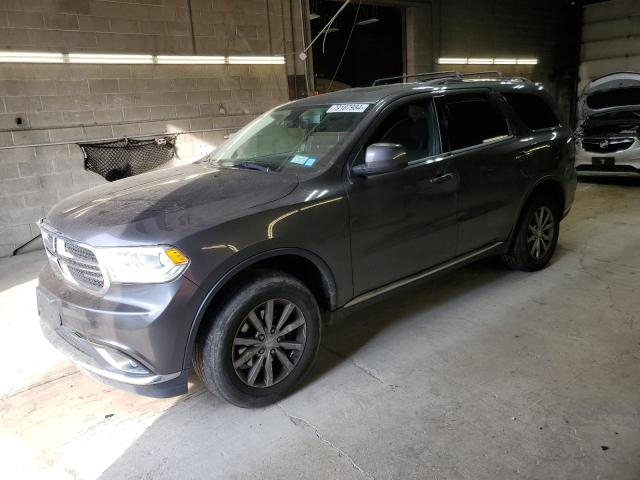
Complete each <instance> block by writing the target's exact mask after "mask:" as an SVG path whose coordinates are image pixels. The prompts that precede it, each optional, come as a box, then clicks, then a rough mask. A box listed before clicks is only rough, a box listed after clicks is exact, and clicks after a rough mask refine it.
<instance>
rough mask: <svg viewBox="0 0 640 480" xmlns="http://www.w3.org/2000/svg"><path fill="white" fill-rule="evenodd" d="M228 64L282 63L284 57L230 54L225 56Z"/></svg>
mask: <svg viewBox="0 0 640 480" xmlns="http://www.w3.org/2000/svg"><path fill="white" fill-rule="evenodd" d="M227 62H228V63H229V64H230V65H284V57H281V56H272V57H269V56H257V57H256V56H253V57H251V56H232V57H227Z"/></svg>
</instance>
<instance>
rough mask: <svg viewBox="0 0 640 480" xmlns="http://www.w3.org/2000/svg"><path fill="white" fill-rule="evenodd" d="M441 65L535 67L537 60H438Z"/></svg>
mask: <svg viewBox="0 0 640 480" xmlns="http://www.w3.org/2000/svg"><path fill="white" fill-rule="evenodd" d="M438 63H439V64H441V65H537V64H538V59H537V58H448V57H447V58H445V57H443V58H439V59H438Z"/></svg>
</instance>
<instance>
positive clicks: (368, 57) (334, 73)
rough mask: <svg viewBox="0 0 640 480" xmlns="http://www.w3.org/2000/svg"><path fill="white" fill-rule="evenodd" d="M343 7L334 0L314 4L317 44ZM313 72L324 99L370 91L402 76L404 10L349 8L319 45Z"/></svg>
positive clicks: (317, 1) (314, 31) (314, 54)
mask: <svg viewBox="0 0 640 480" xmlns="http://www.w3.org/2000/svg"><path fill="white" fill-rule="evenodd" d="M341 6H342V2H336V1H331V0H315V1H314V0H312V1H311V2H310V7H311V13H312V15H311V21H310V23H311V33H312V38H315V36H316V35H317V34H318V33H319V32H320V30H322V28H323V27H324V26H325V25H326V24H327V22H329V20H331V17H333V15H334V14H335V13H336V12H337V11H338V9H339V8H340V7H341ZM316 15H318V16H317V17H316ZM349 37H351V38H350V39H349ZM313 70H314V78H315V85H316V91H318V92H319V93H324V92H328V91H333V90H340V89H342V88H348V87H364V86H369V85H371V83H372V82H373V81H374V80H375V79H377V78H382V77H390V76H394V75H402V74H403V70H404V54H403V12H402V9H400V8H394V7H379V6H373V5H365V4H360V5H358V2H357V1H355V2H352V3H351V4H349V5H348V6H347V7H346V8H345V9H344V10H343V11H342V12H341V13H340V15H339V16H338V18H337V19H336V20H335V21H334V22H333V24H332V25H331V28H330V29H329V33H327V34H326V36H325V34H324V33H323V34H322V36H321V37H320V38H319V39H318V40H317V41H316V43H315V44H314V45H313Z"/></svg>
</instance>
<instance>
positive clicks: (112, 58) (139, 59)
mask: <svg viewBox="0 0 640 480" xmlns="http://www.w3.org/2000/svg"><path fill="white" fill-rule="evenodd" d="M67 58H68V59H69V63H99V64H103V63H104V64H106V63H109V64H111V63H114V64H139V63H153V55H130V54H117V53H70V54H68V55H67Z"/></svg>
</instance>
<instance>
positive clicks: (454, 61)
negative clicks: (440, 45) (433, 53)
mask: <svg viewBox="0 0 640 480" xmlns="http://www.w3.org/2000/svg"><path fill="white" fill-rule="evenodd" d="M438 63H440V64H451V65H466V63H467V59H466V58H450V57H445V58H439V59H438Z"/></svg>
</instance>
